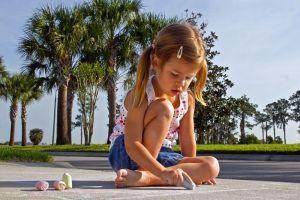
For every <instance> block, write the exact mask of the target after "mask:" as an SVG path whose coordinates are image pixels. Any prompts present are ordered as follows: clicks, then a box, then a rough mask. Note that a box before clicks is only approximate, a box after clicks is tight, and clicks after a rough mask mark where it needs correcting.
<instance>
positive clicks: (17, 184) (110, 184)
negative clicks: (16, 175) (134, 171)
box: [0, 180, 115, 191]
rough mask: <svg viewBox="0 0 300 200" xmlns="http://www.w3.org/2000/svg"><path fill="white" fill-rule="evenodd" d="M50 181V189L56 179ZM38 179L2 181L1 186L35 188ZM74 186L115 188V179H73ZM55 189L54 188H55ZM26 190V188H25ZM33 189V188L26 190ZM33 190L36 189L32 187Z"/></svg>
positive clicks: (82, 187) (81, 187)
mask: <svg viewBox="0 0 300 200" xmlns="http://www.w3.org/2000/svg"><path fill="white" fill-rule="evenodd" d="M45 181H47V182H48V183H49V190H51V189H53V182H54V181H55V180H45ZM36 182H37V181H0V187H10V188H14V187H15V188H28V187H32V188H35V184H36ZM73 188H80V189H114V188H115V184H114V181H83V180H73ZM53 190H54V189H53ZM24 191H25V190H24ZM26 191H31V190H26ZM32 191H36V190H35V189H32Z"/></svg>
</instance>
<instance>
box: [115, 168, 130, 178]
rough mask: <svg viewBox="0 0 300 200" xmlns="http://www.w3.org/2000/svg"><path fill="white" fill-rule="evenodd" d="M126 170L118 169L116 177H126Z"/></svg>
mask: <svg viewBox="0 0 300 200" xmlns="http://www.w3.org/2000/svg"><path fill="white" fill-rule="evenodd" d="M127 174H128V173H127V170H126V169H120V170H119V171H118V172H117V177H124V176H127Z"/></svg>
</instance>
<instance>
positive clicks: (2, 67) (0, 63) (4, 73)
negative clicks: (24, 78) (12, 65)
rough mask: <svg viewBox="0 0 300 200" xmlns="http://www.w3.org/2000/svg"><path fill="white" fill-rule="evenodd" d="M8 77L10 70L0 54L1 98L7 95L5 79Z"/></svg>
mask: <svg viewBox="0 0 300 200" xmlns="http://www.w3.org/2000/svg"><path fill="white" fill-rule="evenodd" d="M7 77H8V72H7V71H6V67H5V65H4V63H3V59H2V57H1V56H0V98H1V97H4V96H5V80H6V78H7Z"/></svg>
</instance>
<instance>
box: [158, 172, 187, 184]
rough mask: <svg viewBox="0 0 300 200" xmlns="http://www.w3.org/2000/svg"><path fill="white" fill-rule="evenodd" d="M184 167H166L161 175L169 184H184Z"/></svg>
mask: <svg viewBox="0 0 300 200" xmlns="http://www.w3.org/2000/svg"><path fill="white" fill-rule="evenodd" d="M182 173H183V170H182V169H165V170H164V171H163V172H162V173H161V175H160V177H161V178H162V180H164V181H165V183H166V184H168V185H176V186H180V185H182V184H183V176H182Z"/></svg>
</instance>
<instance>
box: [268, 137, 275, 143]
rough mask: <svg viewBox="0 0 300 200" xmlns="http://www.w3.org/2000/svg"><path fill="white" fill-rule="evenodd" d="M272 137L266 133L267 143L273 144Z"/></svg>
mask: <svg viewBox="0 0 300 200" xmlns="http://www.w3.org/2000/svg"><path fill="white" fill-rule="evenodd" d="M273 141H274V139H273V138H272V136H270V135H268V136H267V144H273Z"/></svg>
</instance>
